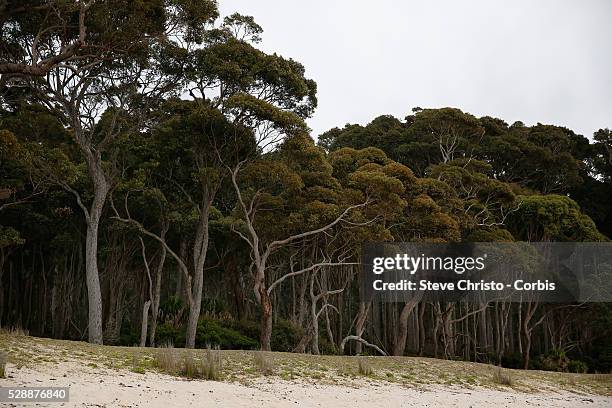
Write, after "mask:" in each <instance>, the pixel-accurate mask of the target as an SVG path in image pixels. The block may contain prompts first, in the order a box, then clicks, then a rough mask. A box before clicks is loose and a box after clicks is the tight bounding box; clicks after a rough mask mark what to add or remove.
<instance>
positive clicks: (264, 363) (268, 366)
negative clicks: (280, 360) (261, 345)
mask: <svg viewBox="0 0 612 408" xmlns="http://www.w3.org/2000/svg"><path fill="white" fill-rule="evenodd" d="M255 366H256V367H257V369H258V370H259V372H260V373H262V374H263V375H270V374H272V373H273V371H274V362H273V361H272V356H271V355H270V353H267V352H265V351H256V352H255Z"/></svg>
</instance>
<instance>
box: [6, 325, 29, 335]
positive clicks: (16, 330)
mask: <svg viewBox="0 0 612 408" xmlns="http://www.w3.org/2000/svg"><path fill="white" fill-rule="evenodd" d="M0 331H1V332H2V333H6V334H8V335H9V336H14V337H23V336H29V335H30V332H29V331H28V330H24V329H22V328H21V327H3V328H2V329H0Z"/></svg>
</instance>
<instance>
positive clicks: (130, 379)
mask: <svg viewBox="0 0 612 408" xmlns="http://www.w3.org/2000/svg"><path fill="white" fill-rule="evenodd" d="M8 369H9V370H10V373H11V374H10V377H9V378H7V379H3V380H0V385H2V386H31V387H40V386H65V387H70V402H68V403H48V404H32V403H30V404H28V405H30V406H34V405H35V406H37V407H57V406H62V407H109V408H110V407H126V408H127V407H151V408H167V407H251V408H252V407H290V406H299V407H324V406H326V407H332V406H333V407H353V408H362V407H363V408H366V407H373V406H381V403H382V404H383V405H384V406H385V407H388V408H391V407H490V406H496V407H527V406H534V407H538V406H539V407H568V408H569V407H610V406H612V397H605V396H598V395H588V394H587V395H579V394H576V393H570V392H564V391H557V392H552V391H547V392H543V393H524V392H516V391H503V390H492V389H486V388H482V387H473V388H471V389H466V388H461V387H452V386H450V387H447V386H440V385H428V386H424V387H409V386H402V385H398V384H384V383H376V382H369V381H363V382H361V383H360V384H355V385H353V386H346V385H332V384H317V383H316V382H312V381H299V380H298V381H285V380H282V379H279V378H275V377H263V378H260V379H256V380H253V381H248V382H247V383H239V382H231V383H228V382H219V381H204V380H186V379H181V378H177V377H173V376H169V375H165V374H159V373H151V372H147V373H145V374H138V373H134V372H131V371H129V370H109V369H105V368H91V367H89V366H87V365H85V364H79V363H75V362H69V363H60V364H57V365H43V366H40V368H38V369H32V368H27V367H22V368H21V369H16V367H15V366H9V367H8ZM8 406H12V407H17V406H19V405H17V404H8Z"/></svg>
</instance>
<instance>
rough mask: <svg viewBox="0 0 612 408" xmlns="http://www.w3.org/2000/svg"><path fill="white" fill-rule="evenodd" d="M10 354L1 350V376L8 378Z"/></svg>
mask: <svg viewBox="0 0 612 408" xmlns="http://www.w3.org/2000/svg"><path fill="white" fill-rule="evenodd" d="M7 361H8V354H7V353H6V351H4V350H0V378H6V363H7Z"/></svg>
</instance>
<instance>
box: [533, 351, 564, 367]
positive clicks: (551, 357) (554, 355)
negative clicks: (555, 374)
mask: <svg viewBox="0 0 612 408" xmlns="http://www.w3.org/2000/svg"><path fill="white" fill-rule="evenodd" d="M569 361H570V359H569V358H568V357H567V356H566V355H565V352H564V351H562V350H553V351H551V352H550V353H548V354H547V355H545V356H540V361H539V362H540V365H541V368H542V370H547V371H567V370H568V364H569Z"/></svg>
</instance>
